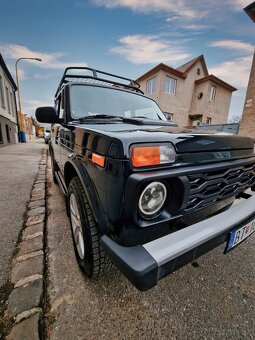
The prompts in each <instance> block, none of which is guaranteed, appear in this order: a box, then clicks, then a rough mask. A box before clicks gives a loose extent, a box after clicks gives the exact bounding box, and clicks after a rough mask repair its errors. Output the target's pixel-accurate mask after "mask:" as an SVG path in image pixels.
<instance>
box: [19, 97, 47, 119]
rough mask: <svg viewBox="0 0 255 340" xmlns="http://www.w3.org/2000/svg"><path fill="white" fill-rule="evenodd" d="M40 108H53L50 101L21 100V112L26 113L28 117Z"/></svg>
mask: <svg viewBox="0 0 255 340" xmlns="http://www.w3.org/2000/svg"><path fill="white" fill-rule="evenodd" d="M40 106H53V101H52V99H51V100H48V101H47V100H40V99H23V100H22V112H24V113H26V114H27V115H28V116H34V114H35V110H36V109H37V107H40Z"/></svg>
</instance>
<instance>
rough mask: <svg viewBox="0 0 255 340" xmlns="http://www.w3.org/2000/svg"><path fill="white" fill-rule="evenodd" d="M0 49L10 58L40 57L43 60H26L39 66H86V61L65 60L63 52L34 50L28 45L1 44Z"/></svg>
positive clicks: (52, 67)
mask: <svg viewBox="0 0 255 340" xmlns="http://www.w3.org/2000/svg"><path fill="white" fill-rule="evenodd" d="M0 50H1V53H2V54H3V56H4V58H10V59H15V60H17V59H18V58H23V57H26V58H40V59H42V61H41V62H38V61H33V60H26V62H30V63H34V64H36V65H37V66H39V67H42V68H48V69H59V68H60V69H64V68H66V67H68V66H86V63H84V62H79V63H73V62H63V61H61V60H60V58H62V57H64V56H65V55H66V54H65V53H63V52H54V53H45V52H40V51H33V50H30V49H29V48H27V47H26V46H22V45H17V44H0Z"/></svg>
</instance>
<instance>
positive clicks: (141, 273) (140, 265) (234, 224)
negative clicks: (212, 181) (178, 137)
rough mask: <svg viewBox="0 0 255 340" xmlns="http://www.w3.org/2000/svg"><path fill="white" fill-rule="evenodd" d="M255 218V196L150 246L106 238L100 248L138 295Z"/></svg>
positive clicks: (104, 236) (104, 237)
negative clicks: (139, 291) (122, 243)
mask: <svg viewBox="0 0 255 340" xmlns="http://www.w3.org/2000/svg"><path fill="white" fill-rule="evenodd" d="M253 218H255V196H251V197H250V198H248V199H247V200H245V201H244V202H241V203H240V204H238V205H236V206H234V207H233V208H231V209H229V210H227V211H225V212H222V213H220V214H218V215H216V216H213V217H210V218H208V219H206V220H204V221H202V222H199V223H196V224H193V225H191V226H189V227H186V228H184V229H182V230H179V231H176V232H174V233H172V234H169V235H167V236H164V237H161V238H159V239H156V240H154V241H151V242H149V243H146V244H143V245H139V246H134V247H123V246H120V245H119V244H117V243H116V242H114V241H113V240H112V239H111V238H109V237H108V236H107V235H103V236H102V237H101V244H102V246H103V248H104V249H105V251H106V253H107V255H108V256H109V258H110V259H111V260H112V262H113V263H115V265H116V266H117V267H118V268H119V270H120V271H121V272H122V273H123V274H124V275H125V276H126V277H127V278H128V280H129V281H130V282H132V283H133V284H134V285H135V286H136V288H138V289H139V290H141V291H145V290H148V289H150V288H152V287H153V286H155V285H156V284H157V282H158V280H160V279H161V278H163V277H165V276H166V275H168V274H170V273H172V272H174V271H175V270H177V269H178V268H180V267H182V266H183V265H185V264H187V263H189V262H191V261H193V260H194V259H195V258H197V257H199V256H201V255H203V254H205V253H206V252H208V251H209V250H211V249H213V248H215V247H217V246H218V245H220V244H222V243H224V242H225V241H227V239H228V235H229V232H230V231H232V230H235V229H236V228H239V227H242V225H244V224H246V223H248V222H249V221H251V220H252V219H253Z"/></svg>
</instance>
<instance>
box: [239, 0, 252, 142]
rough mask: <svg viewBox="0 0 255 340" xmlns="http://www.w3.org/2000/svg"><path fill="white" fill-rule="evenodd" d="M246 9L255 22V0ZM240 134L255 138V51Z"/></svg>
mask: <svg viewBox="0 0 255 340" xmlns="http://www.w3.org/2000/svg"><path fill="white" fill-rule="evenodd" d="M244 10H245V12H246V13H247V14H248V15H249V17H250V18H251V19H252V20H253V21H254V22H255V2H253V3H252V4H250V5H249V6H247V7H245V9H244ZM239 134H241V135H243V136H249V137H252V138H254V139H255V52H254V55H253V61H252V66H251V73H250V78H249V82H248V87H247V92H246V97H245V101H244V108H243V116H242V120H241V126H240V131H239Z"/></svg>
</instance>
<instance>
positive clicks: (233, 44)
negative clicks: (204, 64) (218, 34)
mask: <svg viewBox="0 0 255 340" xmlns="http://www.w3.org/2000/svg"><path fill="white" fill-rule="evenodd" d="M209 46H210V47H220V48H226V49H229V50H236V51H238V52H245V53H253V51H254V46H253V45H252V44H250V43H246V42H243V41H240V40H217V41H213V42H212V43H210V44H209Z"/></svg>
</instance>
